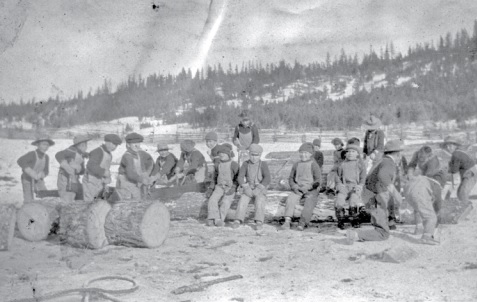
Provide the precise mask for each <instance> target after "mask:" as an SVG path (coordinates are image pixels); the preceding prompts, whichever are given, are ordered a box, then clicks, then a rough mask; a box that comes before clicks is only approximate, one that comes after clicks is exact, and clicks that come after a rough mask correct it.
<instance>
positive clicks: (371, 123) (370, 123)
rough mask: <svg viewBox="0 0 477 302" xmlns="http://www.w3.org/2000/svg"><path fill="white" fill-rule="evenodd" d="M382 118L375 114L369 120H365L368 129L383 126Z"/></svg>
mask: <svg viewBox="0 0 477 302" xmlns="http://www.w3.org/2000/svg"><path fill="white" fill-rule="evenodd" d="M381 125H382V123H381V120H380V119H379V118H377V117H375V116H374V115H371V116H370V117H369V118H368V119H367V120H365V121H364V127H365V128H366V129H378V128H379V127H381Z"/></svg>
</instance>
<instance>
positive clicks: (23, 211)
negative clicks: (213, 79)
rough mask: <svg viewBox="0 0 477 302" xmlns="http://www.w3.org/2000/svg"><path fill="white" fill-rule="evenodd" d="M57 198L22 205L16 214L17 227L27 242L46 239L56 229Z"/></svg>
mask: <svg viewBox="0 0 477 302" xmlns="http://www.w3.org/2000/svg"><path fill="white" fill-rule="evenodd" d="M60 204H61V200H60V198H58V197H50V198H43V199H39V200H35V201H34V202H29V203H26V204H24V205H23V206H22V207H21V208H20V210H18V213H17V226H18V230H19V231H20V234H21V235H22V237H23V238H25V239H26V240H28V241H40V240H44V239H46V237H48V234H49V233H50V232H51V231H52V230H54V229H55V228H57V227H58V219H59V213H58V209H59V206H60Z"/></svg>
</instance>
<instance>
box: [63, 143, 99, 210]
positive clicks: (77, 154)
mask: <svg viewBox="0 0 477 302" xmlns="http://www.w3.org/2000/svg"><path fill="white" fill-rule="evenodd" d="M90 140H91V138H89V137H88V136H86V135H80V136H77V137H75V138H74V139H73V145H72V146H70V147H69V148H68V149H65V150H63V151H60V152H58V153H56V155H55V158H56V160H57V161H58V162H59V163H60V170H59V171H58V182H57V184H58V194H59V195H60V197H61V199H62V200H63V201H65V202H69V201H73V200H75V197H77V196H78V197H79V196H81V195H82V186H81V182H80V179H79V178H80V176H81V175H83V174H84V173H85V166H84V160H85V158H86V157H87V156H88V153H87V152H86V150H87V149H88V141H90Z"/></svg>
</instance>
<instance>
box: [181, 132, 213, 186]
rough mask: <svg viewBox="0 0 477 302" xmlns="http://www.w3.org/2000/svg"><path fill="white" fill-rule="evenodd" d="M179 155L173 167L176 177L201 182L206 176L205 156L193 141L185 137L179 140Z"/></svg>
mask: <svg viewBox="0 0 477 302" xmlns="http://www.w3.org/2000/svg"><path fill="white" fill-rule="evenodd" d="M181 151H182V153H181V156H180V158H179V161H178V162H177V165H176V168H175V174H176V177H177V179H181V178H182V179H183V180H182V181H183V182H185V181H186V180H191V181H195V182H197V183H201V182H204V181H205V178H206V176H207V163H206V162H205V157H204V156H203V155H202V153H200V151H199V150H197V149H196V148H195V142H194V141H192V140H190V139H186V140H184V141H182V142H181Z"/></svg>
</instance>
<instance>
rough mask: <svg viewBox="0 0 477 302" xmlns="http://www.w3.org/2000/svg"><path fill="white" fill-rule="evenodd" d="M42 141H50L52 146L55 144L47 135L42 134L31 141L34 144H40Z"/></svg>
mask: <svg viewBox="0 0 477 302" xmlns="http://www.w3.org/2000/svg"><path fill="white" fill-rule="evenodd" d="M41 142H48V144H50V146H53V145H54V144H55V142H54V141H53V140H52V139H51V138H50V137H49V136H47V135H40V136H38V137H37V139H36V140H35V141H34V142H33V143H31V144H32V145H33V146H38V144H39V143H41Z"/></svg>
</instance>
